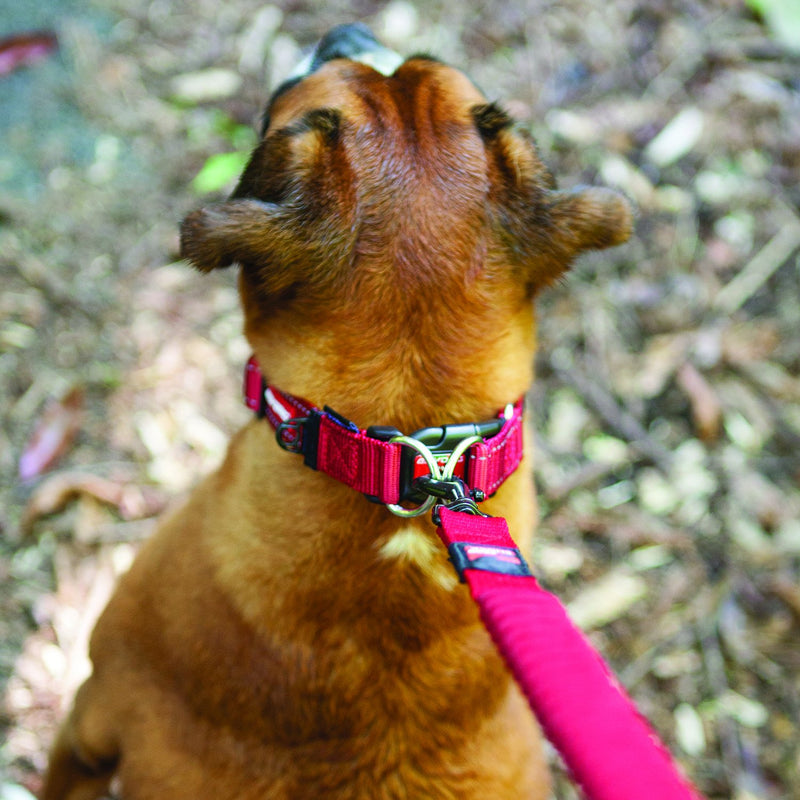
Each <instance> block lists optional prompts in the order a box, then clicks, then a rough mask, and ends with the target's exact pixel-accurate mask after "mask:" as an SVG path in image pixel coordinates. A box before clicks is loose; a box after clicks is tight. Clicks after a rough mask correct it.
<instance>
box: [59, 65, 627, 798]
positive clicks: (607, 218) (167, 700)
mask: <svg viewBox="0 0 800 800" xmlns="http://www.w3.org/2000/svg"><path fill="white" fill-rule="evenodd" d="M629 227H630V214H629V210H628V206H627V204H626V203H625V201H624V200H622V199H621V198H620V197H619V196H617V195H615V194H614V193H612V192H609V191H607V190H602V189H586V190H580V191H575V192H566V193H565V192H559V191H556V190H555V189H554V183H553V180H552V178H551V176H550V175H549V173H548V172H547V170H546V169H545V168H544V166H543V165H542V163H541V161H540V160H539V158H538V156H537V154H536V151H535V149H534V146H533V144H532V143H531V141H530V139H529V137H527V136H525V135H524V134H523V133H522V132H520V131H519V130H518V129H517V128H516V127H515V126H514V124H513V123H512V121H511V120H510V119H509V118H508V117H507V116H506V115H505V114H504V113H503V112H502V111H501V110H499V109H498V108H497V107H496V106H494V105H488V104H487V102H486V100H485V98H484V97H483V96H482V95H481V94H480V92H478V90H477V89H476V88H475V87H474V86H473V85H472V84H471V83H470V82H469V80H467V78H465V77H464V75H463V74H461V73H460V72H458V71H456V70H454V69H452V68H450V67H447V66H445V65H443V64H440V63H438V62H434V61H432V60H429V59H423V58H415V59H411V60H409V61H407V62H405V64H404V65H403V66H401V67H400V68H399V69H398V70H397V72H396V73H395V75H394V76H392V77H388V78H387V77H384V76H382V75H380V74H378V73H377V72H374V71H373V70H372V69H370V68H369V67H367V66H364V65H361V64H358V63H354V62H351V61H347V60H341V59H340V60H333V61H330V62H328V63H326V64H325V65H324V66H322V67H321V68H320V69H319V70H318V71H316V72H315V73H313V74H311V75H310V76H308V77H306V78H305V79H304V80H303V81H301V82H300V83H299V84H298V85H296V86H294V87H293V88H291V89H289V90H288V91H286V92H284V93H282V94H281V95H280V96H279V97H278V98H277V100H276V101H275V103H274V104H273V107H272V108H271V109H270V123H269V128H268V130H267V131H266V134H265V137H264V139H263V141H262V143H261V145H260V146H259V147H258V148H257V149H256V151H255V152H254V154H253V157H252V160H251V162H250V164H249V165H248V167H247V168H246V170H245V172H244V174H243V176H242V179H241V182H240V185H239V187H238V189H237V190H236V192H235V193H234V195H233V197H232V198H231V199H230V200H229V201H228V202H224V203H220V204H219V205H216V206H211V207H208V208H205V209H201V210H199V211H197V212H195V213H193V214H191V215H190V216H189V217H188V218H187V219H186V220H185V222H184V225H183V229H182V246H183V252H184V255H185V256H186V257H187V258H188V259H189V260H191V261H192V262H193V263H194V264H195V265H196V266H197V267H198V268H199V269H200V270H203V271H208V270H211V269H215V268H217V267H223V266H227V265H228V264H230V263H232V262H236V263H238V264H239V265H240V267H241V271H240V288H241V297H242V302H243V305H244V310H245V317H246V334H247V337H248V339H249V341H250V343H251V345H252V347H253V350H254V352H255V354H256V355H257V357H258V359H259V361H260V363H261V365H262V367H263V369H264V371H265V373H266V374H267V375H268V376H269V379H270V381H271V382H273V383H274V384H275V385H277V386H279V387H281V388H283V389H285V390H287V391H290V392H292V393H293V394H296V395H298V396H303V397H306V398H308V399H309V400H311V401H312V402H314V403H316V404H319V405H322V404H323V403H327V404H329V405H330V406H332V407H333V408H335V409H336V410H337V411H339V412H340V413H342V414H344V415H346V416H348V417H349V418H351V419H353V420H355V421H357V422H358V423H359V424H360V425H361V426H363V427H366V426H367V425H369V424H372V423H380V424H385V425H395V426H397V427H398V428H400V429H401V430H405V431H412V430H415V429H417V428H420V427H422V426H425V425H433V424H441V423H444V422H456V421H470V420H482V419H486V418H488V417H490V416H492V415H493V414H494V413H495V412H496V410H497V409H498V408H501V407H503V406H504V405H505V404H506V403H508V402H510V401H513V400H515V399H516V398H518V397H519V396H521V395H522V394H524V393H525V391H526V390H527V388H528V386H529V384H530V382H531V380H532V364H533V355H534V345H535V327H534V313H533V303H532V300H533V297H534V295H535V294H536V292H538V291H539V290H540V289H541V288H543V287H545V286H547V285H549V284H551V283H552V282H553V281H554V280H556V279H557V278H558V277H559V276H560V275H562V274H563V272H564V271H565V270H566V269H567V267H568V265H569V263H570V261H571V260H572V259H573V258H574V257H575V256H576V255H577V254H578V253H580V252H581V251H582V250H585V249H587V248H599V247H607V246H610V245H615V244H618V243H620V242H622V241H624V240H625V239H626V238H627V236H628V233H629ZM529 471H530V462H529V460H527V461H526V463H525V464H524V465H523V468H522V469H520V470H519V471H518V472H517V473H516V474H515V475H514V476H513V477H512V478H511V479H510V480H509V481H508V482H507V483H506V484H505V485H504V486H503V487H502V488H501V490H500V491H499V492H498V494H497V495H496V496H495V497H494V498H492V499H491V500H489V501H488V502H487V503H486V504H485V509H486V510H487V511H488V512H489V513H492V514H496V515H503V516H505V517H507V518H508V520H509V525H510V528H511V531H512V532H513V533H514V535H515V536H516V537H517V539H518V541H519V543H520V544H521V546H522V547H523V548H525V547H527V546H528V544H529V542H530V536H531V529H532V527H533V522H534V501H533V491H532V485H531V480H530V475H529ZM91 655H92V660H93V662H94V673H93V675H92V676H91V678H90V679H89V680H88V681H87V683H86V684H85V685H84V686H83V688H82V689H81V691H80V692H79V694H78V696H77V698H76V701H75V707H74V710H73V712H72V714H71V715H70V717H69V719H68V720H67V722H66V723H65V725H64V727H63V729H62V731H61V734H60V736H59V739H58V742H57V744H56V746H55V748H54V751H53V755H52V760H51V766H50V771H49V774H48V777H47V781H46V788H45V791H44V795H43V796H44V798H45V800H66V799H67V798H68V799H69V800H89V798H95V797H98V796H99V795H100V794H101V793H102V791H103V790H104V788H105V787H107V786H108V785H109V781H110V779H111V776H112V774H115V773H116V774H117V775H118V776H119V779H120V785H121V788H122V794H123V796H124V797H125V798H126V800H164V798H173V799H174V798H186V799H187V800H189V799H191V800H196V798H201V797H208V798H224V799H225V800H229V799H233V798H241V799H242V800H244V799H245V798H253V800H255V799H256V798H259V800H262V799H263V798H401V797H416V798H461V799H465V798H481V799H482V800H483V799H484V798H543V797H545V796H546V795H547V791H548V778H547V770H546V767H545V765H544V759H543V756H542V751H541V743H540V739H539V734H538V731H537V729H536V725H535V722H534V721H533V718H532V717H531V715H530V713H529V712H528V710H527V708H526V706H525V703H524V701H523V699H522V698H521V696H520V694H519V692H518V691H517V689H516V688H515V686H514V685H513V683H512V681H511V680H510V678H509V676H508V674H507V672H506V671H505V669H504V667H503V665H502V663H501V661H500V659H499V657H498V656H497V655H496V653H495V651H494V649H493V647H492V645H491V643H490V641H489V639H488V637H487V635H486V633H485V632H484V630H483V628H482V626H481V624H480V622H479V620H478V617H477V614H476V611H475V609H474V607H473V605H472V603H471V600H470V599H469V597H468V595H467V593H466V589H465V588H464V587H463V586H461V585H458V584H457V582H456V580H455V578H454V577H453V574H452V571H451V569H450V567H449V565H448V563H447V560H446V555H445V554H444V552H443V551H442V550H441V548H440V547H439V545H438V543H437V542H436V540H435V533H434V530H433V526H432V524H431V522H430V520H429V518H427V517H424V518H419V519H417V520H415V521H406V520H402V519H399V518H397V517H394V516H393V515H391V514H390V513H389V512H388V511H387V510H386V509H385V508H383V507H380V506H376V505H373V504H371V503H369V502H367V501H366V500H365V499H364V498H363V497H361V496H359V495H358V494H356V493H354V492H352V491H351V490H350V489H347V488H346V487H344V486H342V485H339V484H338V483H336V482H335V481H334V480H332V479H330V478H328V477H326V476H325V475H322V474H320V473H317V472H313V471H311V470H309V469H308V468H306V467H305V466H304V465H303V462H302V459H301V458H299V457H297V456H294V455H291V454H288V453H285V452H283V451H282V450H280V449H279V448H278V447H277V445H276V444H275V442H274V439H273V434H272V431H271V429H270V428H269V426H268V425H267V423H266V422H263V421H261V422H259V421H255V420H254V421H253V422H251V423H250V424H249V425H247V426H246V427H245V428H244V429H243V430H242V431H241V432H240V433H239V434H238V435H237V436H236V437H235V438H234V440H233V442H232V444H231V446H230V449H229V452H228V455H227V458H226V460H225V462H224V464H223V466H222V468H221V469H220V470H219V471H218V472H217V473H216V474H215V475H212V476H211V477H210V478H208V479H207V480H206V481H205V482H204V483H203V484H202V485H201V486H200V487H199V488H198V489H197V490H196V491H195V492H194V494H193V495H192V497H191V499H190V500H189V502H188V503H187V504H186V505H185V506H184V507H183V508H182V509H181V510H179V511H178V512H177V513H175V514H173V515H172V516H171V517H170V518H168V519H167V520H166V521H164V522H163V524H162V525H161V526H160V527H159V529H158V531H157V532H156V534H155V535H154V537H153V538H152V539H151V540H150V541H149V542H148V543H147V544H146V546H145V547H144V548H143V550H142V552H141V553H140V555H139V557H138V558H137V560H136V562H135V564H134V566H133V568H132V569H131V571H130V573H129V574H128V575H127V576H126V577H125V578H124V579H123V580H122V581H121V583H120V586H119V588H118V590H117V592H116V594H115V596H114V597H113V599H112V600H111V602H110V604H109V606H108V608H107V609H106V611H105V613H104V614H103V616H102V618H101V619H100V621H99V623H98V625H97V628H96V630H95V632H94V635H93V638H92V644H91Z"/></svg>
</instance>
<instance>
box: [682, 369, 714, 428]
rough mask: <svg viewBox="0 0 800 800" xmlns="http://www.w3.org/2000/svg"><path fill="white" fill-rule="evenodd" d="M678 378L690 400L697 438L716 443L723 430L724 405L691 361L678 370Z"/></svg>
mask: <svg viewBox="0 0 800 800" xmlns="http://www.w3.org/2000/svg"><path fill="white" fill-rule="evenodd" d="M676 378H677V381H678V386H680V387H681V389H683V391H684V392H685V393H686V396H687V397H688V398H689V404H690V405H691V409H692V421H693V423H694V429H695V431H696V433H697V436H698V437H699V438H700V439H701V440H702V441H704V442H716V441H717V439H719V434H720V431H721V430H722V404H721V403H720V401H719V398H718V397H717V393H716V392H715V391H714V388H713V386H711V384H710V383H709V382H708V381H707V380H706V379H705V376H704V375H703V374H702V373H701V372H700V370H698V369H697V367H695V366H694V364H692V363H691V362H689V361H686V362H684V363H683V364H682V365H681V366H680V367H679V368H678V372H677V375H676Z"/></svg>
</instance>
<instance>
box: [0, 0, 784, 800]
mask: <svg viewBox="0 0 800 800" xmlns="http://www.w3.org/2000/svg"><path fill="white" fill-rule="evenodd" d="M778 5H780V4H778ZM790 5H791V3H787V4H786V5H785V6H784V7H785V8H788V7H789V6H790ZM54 6H58V8H54ZM353 19H362V20H364V21H365V22H367V23H368V24H369V25H371V27H373V29H374V30H375V31H376V33H378V34H379V35H380V36H381V37H382V38H383V39H384V41H386V42H387V43H388V44H390V45H392V46H394V47H396V48H397V49H398V50H399V51H401V52H403V53H405V54H411V53H415V52H419V51H428V52H431V53H433V54H436V55H438V56H440V57H441V58H443V59H445V60H447V61H449V62H451V63H453V64H455V65H457V66H461V67H463V68H465V69H466V71H467V72H468V73H469V74H470V75H471V76H472V77H473V79H474V80H475V81H476V82H477V83H478V85H479V86H481V87H482V88H483V89H484V90H485V91H486V92H487V94H488V95H489V96H490V97H491V99H496V100H499V101H501V102H502V103H503V104H505V105H506V106H507V107H508V108H509V109H510V110H512V111H513V113H514V114H515V115H516V116H517V117H518V118H519V119H521V120H522V121H523V122H524V124H526V125H527V126H529V127H530V129H531V130H532V132H533V134H534V136H535V137H536V139H537V141H538V143H539V145H540V148H541V151H542V153H543V156H544V158H545V160H546V161H547V163H548V164H549V165H550V166H551V167H552V168H553V170H554V171H555V173H556V174H557V175H558V176H559V178H560V181H561V183H562V185H565V186H570V185H575V184H577V183H582V182H586V183H589V182H598V183H604V184H607V185H612V186H616V187H618V188H620V189H621V190H622V191H624V192H625V193H626V194H628V196H629V197H631V199H632V200H633V201H634V202H635V204H636V207H637V222H636V234H635V237H634V238H633V240H632V241H631V242H630V243H629V244H627V245H625V246H623V247H621V248H618V249H617V250H615V251H612V252H606V253H602V254H599V255H597V256H592V257H588V258H585V259H584V260H582V261H581V262H580V263H579V264H578V265H577V266H576V267H575V269H574V270H573V271H572V273H571V274H570V275H569V276H568V277H567V279H566V280H565V281H564V282H563V284H562V285H560V286H559V287H558V288H556V289H554V290H551V291H550V292H549V293H547V294H546V295H545V296H543V297H542V298H541V301H540V304H539V306H540V319H541V331H540V335H541V352H540V356H539V360H538V381H537V384H536V386H535V388H534V390H533V391H532V393H531V398H530V399H531V408H532V411H533V414H534V416H535V420H536V428H537V431H538V433H537V447H538V456H537V458H538V464H537V481H538V487H539V493H540V497H541V516H542V523H541V529H540V535H539V539H538V544H537V547H536V551H535V553H534V554H533V558H532V561H533V563H534V565H535V568H536V570H537V571H538V573H539V575H540V576H541V577H542V578H543V580H544V581H545V583H546V584H547V586H548V587H549V588H551V589H552V590H554V591H555V592H557V593H558V594H559V595H560V596H561V597H562V598H563V599H564V600H565V602H567V603H568V604H569V608H570V610H571V612H572V614H573V616H574V618H575V619H576V621H578V622H579V623H580V624H581V625H582V626H583V627H584V628H585V629H586V630H587V631H589V633H590V636H591V638H592V641H593V642H594V643H595V644H596V645H597V647H598V648H599V649H600V650H601V651H602V652H603V653H604V655H605V656H606V657H607V658H608V659H609V661H610V662H611V664H612V665H613V667H614V669H615V671H616V672H617V674H618V676H619V678H620V680H621V681H622V682H623V683H624V684H625V685H626V686H627V687H628V688H629V690H630V692H631V693H632V695H633V696H634V698H635V699H636V701H637V703H638V704H639V706H640V708H641V709H642V711H643V712H644V713H645V714H646V715H647V716H648V717H649V719H650V720H651V721H652V723H653V724H654V726H655V727H656V728H657V730H658V731H659V732H660V734H661V735H662V737H663V738H664V740H665V741H666V742H667V743H668V744H669V746H670V748H671V749H672V751H673V752H674V753H675V755H676V757H677V758H678V759H679V761H680V762H681V764H682V765H683V767H684V768H685V770H686V771H687V773H688V774H689V775H690V776H691V777H692V779H693V780H694V781H695V782H696V784H697V786H698V787H699V788H700V789H701V790H702V791H703V792H704V793H705V794H706V795H707V796H708V797H709V798H737V799H738V800H750V799H751V798H758V799H759V800H768V799H769V800H771V799H772V798H800V582H799V581H798V577H799V576H800V376H799V375H798V373H799V369H798V368H799V367H800V335H799V332H800V261H799V260H798V250H799V249H800V217H799V216H798V206H799V205H800V47H798V45H797V41H796V39H795V40H794V41H793V40H792V38H791V35H790V34H791V29H790V27H789V26H788V25H787V24H786V23H785V22H784V23H781V21H780V19H778V20H777V21H776V19H775V17H773V16H771V15H770V14H769V13H767V15H766V16H765V17H760V16H757V15H756V14H755V12H753V11H752V10H751V9H750V8H749V7H747V6H746V5H745V4H744V2H738V1H737V0H720V1H719V2H710V1H705V2H701V1H699V0H648V1H647V2H645V0H616V1H615V2H611V3H609V2H606V0H565V2H559V3H557V2H546V1H545V0H529V2H525V0H511V1H510V2H503V3H499V2H497V3H477V2H474V0H464V1H463V2H460V3H453V2H447V3H444V2H440V0H429V2H426V3H424V4H423V3H419V2H418V0H413V1H412V2H406V1H405V0H395V2H392V3H389V4H381V3H375V2H372V1H371V0H357V1H356V2H352V3H349V4H346V3H344V2H340V0H329V1H328V2H325V3H314V2H310V0H306V1H304V0H287V1H286V2H280V3H277V4H275V5H263V4H262V3H261V2H260V1H259V0H226V2H224V3H220V2H218V1H217V0H199V2H198V1H197V0H194V1H193V2H188V0H150V1H149V2H144V3H142V2H133V0H105V1H104V2H102V1H101V0H96V1H95V2H83V3H78V2H74V3H71V2H67V0H65V2H62V3H58V4H53V3H49V2H46V1H45V0H39V1H38V2H36V1H34V0H31V2H28V3H25V4H21V3H19V2H16V0H14V2H10V0H0V35H9V34H11V33H16V32H19V31H24V30H32V29H37V30H48V31H52V32H55V33H56V35H57V37H58V42H59V47H58V50H57V51H55V52H52V53H50V55H49V56H47V57H46V58H44V59H43V60H40V61H38V62H36V63H35V64H30V65H29V66H26V67H22V68H19V69H15V70H13V71H12V72H10V74H6V75H3V76H0V141H2V147H0V409H1V410H0V537H1V541H0V693H1V694H2V697H3V700H4V702H3V710H2V712H1V713H0V730H2V735H3V742H2V745H1V746H0V799H2V800H19V799H20V798H25V797H27V796H28V795H27V791H31V792H34V793H35V791H36V790H37V787H38V785H39V780H40V775H41V771H42V769H43V767H44V764H45V754H46V749H47V747H48V744H49V742H50V740H51V738H52V736H53V731H54V727H55V725H56V721H57V719H58V718H59V717H60V715H61V714H62V712H63V708H64V704H65V702H67V701H68V699H69V696H70V694H71V692H72V691H73V690H74V688H75V686H76V685H77V683H79V681H80V679H81V678H82V676H83V675H84V674H85V670H86V668H87V665H86V662H85V655H84V653H85V641H86V636H87V634H88V631H89V630H90V628H91V624H92V620H93V619H94V618H95V616H96V615H97V613H99V610H100V609H101V608H102V606H103V604H104V602H105V598H106V597H107V595H108V592H109V591H110V589H111V586H112V584H113V581H114V579H115V577H116V576H117V575H118V574H119V573H120V572H121V571H122V570H124V569H125V567H126V565H127V564H129V563H130V559H131V558H132V556H133V554H134V552H135V550H136V547H137V544H138V543H139V542H140V541H141V540H142V539H143V538H144V537H145V536H147V534H148V532H149V531H150V530H151V528H152V524H153V519H154V517H155V515H157V514H158V513H159V512H160V511H161V510H163V509H164V508H165V507H167V506H168V505H169V504H171V503H173V502H176V501H178V500H179V499H180V497H181V495H182V494H183V493H184V492H185V491H186V490H187V489H188V488H189V487H190V486H191V485H192V484H193V483H195V482H196V481H197V480H198V478H199V477H200V476H201V475H202V474H204V473H206V472H207V471H208V470H210V469H211V468H212V467H213V466H214V465H215V464H216V463H218V461H219V459H220V458H221V454H222V453H223V450H224V446H225V441H226V438H227V437H228V436H229V435H230V433H231V432H232V431H234V430H235V429H236V428H237V427H238V426H239V425H240V424H241V423H243V422H244V421H245V420H246V419H247V414H246V412H245V411H244V409H243V408H242V407H241V405H240V400H239V394H238V392H239V376H240V371H241V368H242V365H243V363H244V361H245V360H246V358H247V355H248V350H247V346H246V344H245V342H244V341H243V339H242V337H241V333H240V315H239V311H238V308H237V298H236V293H235V288H234V286H235V275H234V273H233V272H228V273H227V274H220V275H218V276H200V275H198V274H194V273H193V272H192V271H191V270H190V269H188V268H187V267H186V266H185V265H183V264H182V263H180V262H178V261H177V228H178V223H179V221H180V219H181V217H182V215H183V214H184V213H186V212H187V211H188V210H190V209H192V208H193V207H196V206H197V205H199V204H200V202H201V201H202V200H203V199H207V196H208V194H209V193H210V194H211V195H212V196H215V197H216V196H222V195H223V194H224V193H225V191H226V190H227V189H228V188H229V183H230V181H229V178H230V174H229V169H228V167H227V164H228V162H226V161H223V162H221V163H220V162H219V161H216V162H215V161H213V160H212V161H211V162H209V161H208V159H209V158H211V157H212V156H214V155H215V154H219V153H237V152H241V151H246V150H247V149H248V148H249V147H250V146H252V144H253V142H254V134H253V123H254V121H255V120H256V119H257V118H258V115H259V113H260V110H261V107H262V105H263V102H264V99H265V97H266V95H267V92H268V87H269V86H270V85H274V84H275V82H276V81H278V80H280V79H281V78H283V77H285V76H286V75H287V73H288V72H289V71H290V70H291V68H292V66H293V65H294V63H295V61H296V60H297V59H298V57H299V55H300V54H301V53H302V52H303V51H304V50H305V49H306V48H307V47H308V46H309V45H311V44H313V42H314V41H315V40H316V39H317V38H318V37H319V36H320V35H321V33H323V32H324V31H325V30H326V29H327V28H328V27H330V26H332V25H333V24H336V23H339V22H344V21H350V20H353ZM204 165H205V168H204ZM198 174H199V175H200V177H199V178H198V179H195V178H196V176H198ZM20 463H21V464H22V471H23V476H22V477H21V476H20ZM556 769H559V768H558V766H556ZM557 796H558V797H560V798H573V797H576V794H575V791H574V789H573V788H571V786H570V784H569V782H568V781H567V780H566V779H565V778H564V776H563V774H562V775H561V777H560V778H559V781H558V787H557Z"/></svg>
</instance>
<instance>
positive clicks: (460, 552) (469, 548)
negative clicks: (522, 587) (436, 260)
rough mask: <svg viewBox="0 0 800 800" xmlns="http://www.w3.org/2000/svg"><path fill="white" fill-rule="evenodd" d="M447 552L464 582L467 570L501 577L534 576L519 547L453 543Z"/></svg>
mask: <svg viewBox="0 0 800 800" xmlns="http://www.w3.org/2000/svg"><path fill="white" fill-rule="evenodd" d="M447 552H448V554H449V556H450V561H452V562H453V566H454V567H455V568H456V572H458V577H459V578H460V579H461V581H462V582H463V581H464V570H467V569H478V570H482V571H483V572H494V573H497V574H499V575H516V576H519V577H532V576H533V573H532V572H531V570H530V567H529V566H528V564H527V562H526V561H525V559H524V558H523V557H522V553H520V551H519V548H517V547H501V546H498V545H493V544H472V543H470V542H453V543H452V544H450V545H449V546H448V548H447Z"/></svg>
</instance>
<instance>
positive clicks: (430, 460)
mask: <svg viewBox="0 0 800 800" xmlns="http://www.w3.org/2000/svg"><path fill="white" fill-rule="evenodd" d="M389 441H390V442H392V443H393V444H404V445H406V446H407V447H410V448H411V449H412V450H416V451H417V452H418V453H419V454H420V455H421V456H422V457H423V458H424V459H425V464H426V465H427V467H428V469H429V470H430V471H431V475H433V477H434V478H437V479H441V477H442V473H441V472H440V471H439V465H438V464H437V463H436V458H435V456H434V455H433V453H432V452H431V451H430V449H429V448H428V447H427V446H426V445H424V444H423V443H422V442H421V441H419V439H414V438H413V437H412V436H402V435H401V436H393V437H392V438H391V439H389ZM448 463H449V461H448ZM445 469H447V465H445ZM435 502H436V498H435V497H430V496H428V497H426V498H425V502H423V504H422V505H421V506H417V507H416V508H403V506H401V505H397V504H396V503H386V508H388V509H389V511H391V512H392V514H396V515H397V516H398V517H419V516H420V515H422V514H424V513H425V512H427V511H430V509H431V508H433V504H434V503H435Z"/></svg>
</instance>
